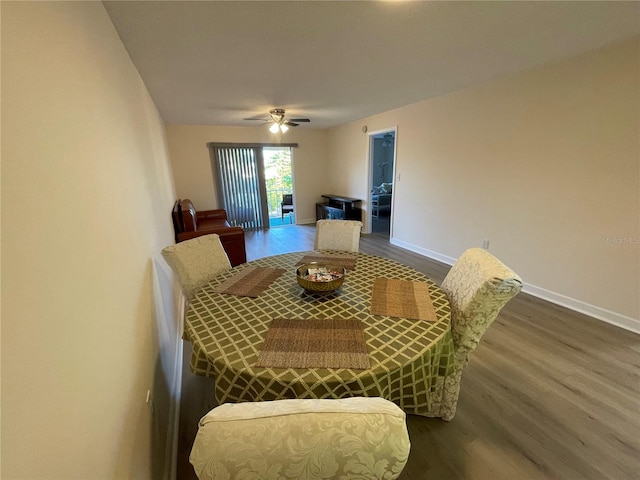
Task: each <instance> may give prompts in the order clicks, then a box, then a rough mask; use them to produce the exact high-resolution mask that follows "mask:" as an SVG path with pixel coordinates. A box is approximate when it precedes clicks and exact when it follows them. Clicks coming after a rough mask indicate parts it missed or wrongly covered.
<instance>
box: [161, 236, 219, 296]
mask: <svg viewBox="0 0 640 480" xmlns="http://www.w3.org/2000/svg"><path fill="white" fill-rule="evenodd" d="M161 253H162V257H163V258H164V259H165V261H166V262H167V263H168V264H169V266H170V267H171V269H172V270H173V271H174V273H175V274H176V275H177V277H178V282H179V283H180V287H181V288H182V292H183V293H184V296H185V297H186V299H187V301H189V302H190V301H191V300H193V298H194V297H195V295H196V292H197V291H198V290H200V289H201V288H202V287H203V286H205V285H206V284H207V283H209V282H210V281H211V280H213V279H214V278H215V277H216V276H217V275H218V274H219V273H220V272H222V271H225V270H230V269H231V262H229V257H228V256H227V253H226V252H225V251H224V248H223V247H222V243H221V242H220V237H219V236H218V235H217V234H211V235H203V236H201V237H196V238H193V239H191V240H185V241H184V242H180V243H176V244H175V245H169V246H168V247H165V248H164V249H162V252H161Z"/></svg>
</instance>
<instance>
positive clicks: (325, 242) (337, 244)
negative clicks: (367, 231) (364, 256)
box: [313, 220, 362, 253]
mask: <svg viewBox="0 0 640 480" xmlns="http://www.w3.org/2000/svg"><path fill="white" fill-rule="evenodd" d="M361 229H362V222H359V221H357V220H318V221H317V222H316V235H315V240H314V243H313V248H314V250H339V251H343V252H356V253H357V252H358V250H359V249H360V230H361Z"/></svg>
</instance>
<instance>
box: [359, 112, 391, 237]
mask: <svg viewBox="0 0 640 480" xmlns="http://www.w3.org/2000/svg"><path fill="white" fill-rule="evenodd" d="M385 133H393V137H394V141H393V161H392V164H391V179H392V181H393V189H392V190H391V203H390V205H389V239H392V238H393V208H394V205H395V198H396V183H397V182H396V161H397V155H398V151H397V148H398V147H397V146H398V126H397V125H395V126H393V127H388V128H383V129H380V130H374V131H372V132H367V135H368V136H369V138H368V139H369V145H368V147H367V148H368V157H369V168H368V172H367V190H366V191H367V222H366V228H365V230H364V233H371V231H372V228H371V225H372V223H373V209H372V208H371V199H372V193H371V188H372V187H373V167H374V165H373V150H374V140H375V139H374V137H375V136H378V135H381V134H385Z"/></svg>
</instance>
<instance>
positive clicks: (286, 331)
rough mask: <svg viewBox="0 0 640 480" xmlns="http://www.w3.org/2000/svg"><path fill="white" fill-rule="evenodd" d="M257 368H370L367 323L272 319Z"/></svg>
mask: <svg viewBox="0 0 640 480" xmlns="http://www.w3.org/2000/svg"><path fill="white" fill-rule="evenodd" d="M256 366H257V367H271V368H351V369H358V370H366V369H368V368H370V364H369V353H368V351H367V344H366V343H365V340H364V325H363V323H362V322H361V321H360V320H355V319H331V318H324V319H308V320H307V319H304V320H302V319H286V318H276V319H274V320H273V321H272V322H271V325H270V326H269V330H268V331H267V335H266V338H265V340H264V343H263V344H262V347H261V349H260V351H259V352H258V362H257V364H256Z"/></svg>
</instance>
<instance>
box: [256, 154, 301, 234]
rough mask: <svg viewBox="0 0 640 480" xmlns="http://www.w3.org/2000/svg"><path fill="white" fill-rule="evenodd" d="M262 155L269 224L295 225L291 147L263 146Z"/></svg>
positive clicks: (271, 225) (273, 225)
mask: <svg viewBox="0 0 640 480" xmlns="http://www.w3.org/2000/svg"><path fill="white" fill-rule="evenodd" d="M262 156H263V159H264V179H265V183H266V187H267V188H266V190H267V204H268V206H269V226H270V227H279V226H283V225H295V209H294V205H293V162H292V159H291V157H292V154H291V148H290V147H264V148H263V149H262Z"/></svg>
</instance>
